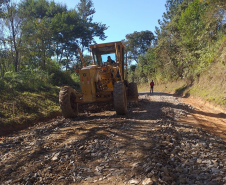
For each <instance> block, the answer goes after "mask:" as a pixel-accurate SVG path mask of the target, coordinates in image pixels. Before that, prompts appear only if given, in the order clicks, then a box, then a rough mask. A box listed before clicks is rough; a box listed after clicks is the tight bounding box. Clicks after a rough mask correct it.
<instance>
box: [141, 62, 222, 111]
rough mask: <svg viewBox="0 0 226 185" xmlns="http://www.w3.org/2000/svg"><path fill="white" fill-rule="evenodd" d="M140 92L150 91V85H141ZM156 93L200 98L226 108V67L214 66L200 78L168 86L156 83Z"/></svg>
mask: <svg viewBox="0 0 226 185" xmlns="http://www.w3.org/2000/svg"><path fill="white" fill-rule="evenodd" d="M138 89H139V92H147V91H149V84H141V85H139V87H138ZM154 91H156V92H165V93H171V94H176V95H179V96H182V97H189V96H193V97H199V98H201V99H203V100H205V101H208V102H210V103H212V104H214V105H219V106H221V107H222V108H226V66H225V65H222V64H220V63H217V64H213V65H212V66H211V67H210V68H209V70H207V71H206V72H204V73H203V74H202V75H201V76H200V77H195V78H194V79H192V80H191V79H183V80H178V81H174V82H168V83H166V84H158V83H156V85H155V88H154Z"/></svg>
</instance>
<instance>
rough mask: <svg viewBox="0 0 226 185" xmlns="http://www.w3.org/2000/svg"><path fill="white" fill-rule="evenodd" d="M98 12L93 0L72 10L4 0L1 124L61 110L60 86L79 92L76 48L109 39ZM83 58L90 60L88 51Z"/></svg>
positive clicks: (0, 6)
mask: <svg viewBox="0 0 226 185" xmlns="http://www.w3.org/2000/svg"><path fill="white" fill-rule="evenodd" d="M94 13H95V9H94V7H93V3H92V1H91V0H80V2H79V3H78V4H77V6H76V7H75V8H74V9H68V8H67V7H66V5H63V2H62V4H60V3H55V2H54V1H47V0H24V1H23V0H22V1H20V2H19V3H15V2H14V1H11V0H6V1H1V2H0V25H1V26H0V126H6V127H8V126H9V123H10V125H11V126H12V125H15V124H24V123H27V122H30V123H32V122H35V121H37V120H40V119H43V118H48V117H51V116H54V115H59V114H60V112H59V98H58V95H59V89H60V87H61V86H64V85H70V86H72V87H73V88H75V89H78V90H79V84H78V82H79V76H78V74H77V73H75V69H78V68H81V66H82V62H81V60H80V57H79V53H78V48H80V50H81V51H82V52H84V51H85V50H86V49H87V48H88V46H89V45H90V44H91V43H92V44H93V43H95V41H94V37H98V38H99V39H102V40H104V39H105V38H106V36H105V33H104V31H105V30H106V29H107V26H106V25H105V24H102V23H99V22H94V21H93V19H92V16H93V14H94ZM84 60H85V62H86V63H87V64H89V63H90V61H91V59H90V57H89V56H87V55H86V54H85V55H84Z"/></svg>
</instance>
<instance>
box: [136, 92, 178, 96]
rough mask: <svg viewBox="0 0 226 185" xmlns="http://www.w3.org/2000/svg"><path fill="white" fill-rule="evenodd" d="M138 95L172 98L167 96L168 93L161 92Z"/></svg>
mask: <svg viewBox="0 0 226 185" xmlns="http://www.w3.org/2000/svg"><path fill="white" fill-rule="evenodd" d="M138 94H139V95H149V96H174V95H173V94H169V93H163V92H154V93H150V92H140V93H138Z"/></svg>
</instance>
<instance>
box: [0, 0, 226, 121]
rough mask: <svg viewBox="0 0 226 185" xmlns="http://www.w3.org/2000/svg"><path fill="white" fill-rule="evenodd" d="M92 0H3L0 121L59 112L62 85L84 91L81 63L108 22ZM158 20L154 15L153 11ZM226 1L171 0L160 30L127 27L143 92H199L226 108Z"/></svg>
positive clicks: (132, 72)
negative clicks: (97, 17) (69, 0)
mask: <svg viewBox="0 0 226 185" xmlns="http://www.w3.org/2000/svg"><path fill="white" fill-rule="evenodd" d="M94 13H95V8H94V4H93V2H92V0H80V2H79V3H78V4H77V6H76V7H75V8H74V9H68V8H67V7H66V6H65V5H62V4H59V3H55V2H54V1H47V0H24V1H23V0H22V1H20V2H19V3H14V2H13V1H10V0H7V1H1V2H0V25H1V27H0V125H8V123H12V124H13V123H16V124H23V123H25V122H29V121H30V120H34V121H35V120H38V119H40V118H43V117H49V116H51V115H57V114H59V105H58V92H59V88H60V86H64V85H70V86H72V87H74V88H75V89H78V90H79V76H78V74H77V73H75V69H78V68H81V67H82V62H81V60H80V57H79V53H78V48H80V49H81V51H82V53H84V59H85V62H86V63H87V65H89V64H91V58H90V57H89V56H87V55H86V54H85V53H86V52H85V51H87V49H88V47H89V45H90V44H93V43H95V38H96V37H98V38H99V39H102V40H104V39H105V38H106V35H105V31H106V30H107V28H108V27H107V26H106V25H105V24H102V23H97V22H94V21H93V19H92V17H93V14H94ZM150 18H151V17H150ZM225 20H226V2H225V0H211V1H206V0H192V1H191V0H166V12H165V13H164V14H163V16H162V19H161V20H159V26H158V27H156V29H155V32H154V33H153V32H152V31H149V30H146V31H141V32H137V31H134V32H133V33H128V34H127V35H126V36H125V39H124V40H123V42H124V44H125V46H126V48H127V51H128V52H127V55H128V61H129V68H128V78H129V81H134V82H137V83H138V84H139V88H140V91H149V83H150V81H151V80H152V79H153V80H154V81H155V84H156V86H155V91H162V92H171V93H176V94H178V95H182V96H186V97H188V96H199V97H202V98H203V99H205V100H208V101H211V102H214V103H216V104H218V105H221V106H225V107H226V22H225Z"/></svg>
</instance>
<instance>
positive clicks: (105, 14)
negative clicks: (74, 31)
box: [54, 0, 166, 44]
mask: <svg viewBox="0 0 226 185" xmlns="http://www.w3.org/2000/svg"><path fill="white" fill-rule="evenodd" d="M54 1H55V2H57V3H61V4H66V5H67V8H68V9H74V8H75V6H76V5H77V4H78V3H79V2H80V0H54ZM165 3H166V0H93V5H94V8H95V10H96V13H95V14H94V15H93V21H94V22H99V23H102V24H106V26H108V29H107V30H106V31H105V35H106V36H107V39H105V40H104V41H102V40H99V39H98V38H96V39H95V41H96V42H97V44H101V43H106V42H115V41H121V40H123V39H125V38H126V37H125V36H126V35H127V34H131V33H133V32H134V31H137V32H140V31H146V30H148V31H152V32H153V33H154V31H155V26H159V25H158V19H162V15H163V12H165V11H166V9H165Z"/></svg>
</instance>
